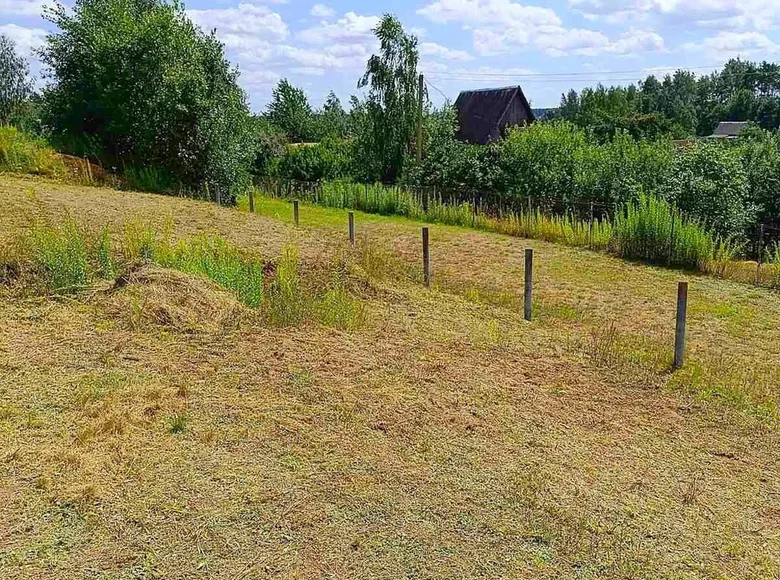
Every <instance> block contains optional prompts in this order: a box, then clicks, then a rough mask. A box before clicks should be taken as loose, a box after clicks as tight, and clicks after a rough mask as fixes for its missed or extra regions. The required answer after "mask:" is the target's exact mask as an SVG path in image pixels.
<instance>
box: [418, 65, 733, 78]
mask: <svg viewBox="0 0 780 580" xmlns="http://www.w3.org/2000/svg"><path fill="white" fill-rule="evenodd" d="M717 68H718V66H717V65H701V66H686V67H683V66H669V67H649V68H638V69H628V70H620V71H598V70H596V71H587V72H561V73H536V72H528V73H502V72H480V71H474V72H470V71H461V72H458V71H440V72H436V71H432V72H430V73H427V74H430V75H434V74H468V75H472V76H488V77H498V76H505V77H512V78H516V77H550V76H589V75H609V74H616V75H617V74H620V75H622V74H630V73H653V72H664V71H677V70H701V69H717Z"/></svg>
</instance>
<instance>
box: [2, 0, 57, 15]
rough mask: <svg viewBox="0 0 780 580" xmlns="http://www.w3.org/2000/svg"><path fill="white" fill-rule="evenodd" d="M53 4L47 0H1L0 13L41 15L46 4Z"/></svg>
mask: <svg viewBox="0 0 780 580" xmlns="http://www.w3.org/2000/svg"><path fill="white" fill-rule="evenodd" d="M51 4H52V3H51V2H46V0H0V14H15V15H18V16H40V15H41V13H42V12H43V8H44V6H47V5H51Z"/></svg>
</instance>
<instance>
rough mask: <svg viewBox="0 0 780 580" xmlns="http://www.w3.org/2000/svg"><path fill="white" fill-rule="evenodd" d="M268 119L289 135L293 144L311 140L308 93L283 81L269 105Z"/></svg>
mask: <svg viewBox="0 0 780 580" xmlns="http://www.w3.org/2000/svg"><path fill="white" fill-rule="evenodd" d="M268 119H269V120H270V121H271V122H272V123H273V124H274V125H276V126H277V127H279V128H280V129H281V130H282V131H284V132H285V133H286V134H287V138H288V139H289V140H290V141H291V142H293V143H301V142H304V141H308V140H310V139H311V131H312V110H311V106H310V105H309V100H308V99H307V98H306V93H304V92H303V91H302V90H301V89H299V88H296V87H294V86H293V85H292V84H291V83H290V82H289V81H288V80H287V79H282V80H280V81H279V84H278V85H276V88H275V89H274V90H273V94H272V99H271V102H270V103H269V104H268Z"/></svg>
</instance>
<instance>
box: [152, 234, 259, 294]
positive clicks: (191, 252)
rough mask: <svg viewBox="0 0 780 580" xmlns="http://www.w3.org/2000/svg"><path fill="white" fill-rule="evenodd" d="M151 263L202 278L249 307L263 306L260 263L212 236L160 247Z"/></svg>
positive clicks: (164, 244) (165, 244)
mask: <svg viewBox="0 0 780 580" xmlns="http://www.w3.org/2000/svg"><path fill="white" fill-rule="evenodd" d="M154 260H155V261H156V262H157V263H159V264H160V265H161V266H164V267H166V268H172V269H174V270H179V271H181V272H185V273H187V274H196V275H199V276H205V277H206V278H209V279H211V280H214V281H215V282H216V283H217V284H219V285H220V286H222V287H223V288H225V289H226V290H229V291H230V292H232V293H233V294H235V295H236V297H237V298H238V299H239V300H240V301H241V302H243V303H244V304H246V305H247V306H249V307H250V308H257V307H258V306H260V305H261V304H262V303H263V263H262V261H261V260H260V258H259V257H258V256H255V255H252V254H251V253H250V252H247V251H246V250H243V249H240V248H238V247H236V246H234V245H232V244H230V243H228V242H227V241H225V240H224V239H222V238H219V237H216V236H197V237H195V238H190V239H183V240H179V241H178V242H177V243H176V244H171V243H170V242H168V241H167V240H165V242H163V243H161V244H160V245H159V246H158V247H157V249H156V251H155V256H154Z"/></svg>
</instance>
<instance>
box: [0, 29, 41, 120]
mask: <svg viewBox="0 0 780 580" xmlns="http://www.w3.org/2000/svg"><path fill="white" fill-rule="evenodd" d="M29 74H30V67H29V65H28V64H27V61H26V60H25V59H24V58H22V57H21V56H20V55H18V54H17V53H16V45H15V44H14V42H13V41H12V40H11V39H10V38H8V37H7V36H6V35H4V34H0V124H3V125H5V124H9V123H11V122H12V121H13V120H14V117H15V116H16V114H17V113H18V112H19V110H20V108H21V107H22V105H23V104H24V102H25V101H27V99H29V98H30V96H31V95H32V87H33V85H32V81H31V80H30V76H29Z"/></svg>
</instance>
